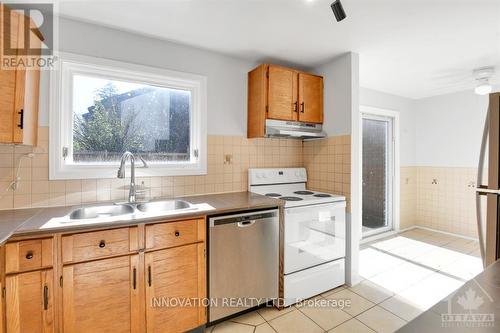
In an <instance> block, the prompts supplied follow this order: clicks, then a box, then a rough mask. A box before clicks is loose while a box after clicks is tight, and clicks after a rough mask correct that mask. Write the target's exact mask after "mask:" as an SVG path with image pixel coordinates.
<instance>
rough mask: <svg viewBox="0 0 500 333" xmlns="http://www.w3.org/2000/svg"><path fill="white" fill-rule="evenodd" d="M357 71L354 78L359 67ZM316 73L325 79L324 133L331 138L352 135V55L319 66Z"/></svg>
mask: <svg viewBox="0 0 500 333" xmlns="http://www.w3.org/2000/svg"><path fill="white" fill-rule="evenodd" d="M355 71H356V73H354V77H355V76H356V75H358V74H357V73H359V66H358V67H357V68H356V69H355ZM314 72H315V73H317V74H319V75H322V76H323V78H324V84H325V88H324V98H325V99H324V123H323V129H324V131H325V132H326V133H327V134H328V135H329V136H335V135H346V134H351V107H352V92H353V91H352V77H353V66H352V53H347V54H345V55H343V56H341V57H338V58H335V59H333V60H332V61H330V62H328V63H326V64H323V65H321V66H318V67H316V68H315V69H314ZM358 76H359V75H358ZM356 89H357V88H356ZM356 94H357V93H356Z"/></svg>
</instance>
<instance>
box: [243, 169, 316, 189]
mask: <svg viewBox="0 0 500 333" xmlns="http://www.w3.org/2000/svg"><path fill="white" fill-rule="evenodd" d="M304 182H307V172H306V169H305V168H272V169H248V184H249V185H268V184H287V183H304Z"/></svg>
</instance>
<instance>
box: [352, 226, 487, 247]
mask: <svg viewBox="0 0 500 333" xmlns="http://www.w3.org/2000/svg"><path fill="white" fill-rule="evenodd" d="M414 229H423V230H428V231H432V232H437V233H440V234H443V235H448V236H454V237H457V238H462V239H468V240H472V241H477V240H478V239H477V238H475V237H469V236H464V235H460V234H455V233H453V232H447V231H442V230H437V229H432V228H428V227H424V226H420V225H412V226H411V227H407V228H404V229H400V230H399V231H394V230H391V231H387V232H383V233H381V234H377V235H373V236H370V237H367V238H363V239H361V240H360V242H359V243H360V244H364V243H368V242H371V241H374V240H378V239H381V238H385V237H390V236H394V235H396V234H400V233H403V232H406V231H410V230H414Z"/></svg>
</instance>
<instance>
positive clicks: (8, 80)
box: [0, 5, 20, 143]
mask: <svg viewBox="0 0 500 333" xmlns="http://www.w3.org/2000/svg"><path fill="white" fill-rule="evenodd" d="M0 11H1V12H0V24H1V25H2V27H3V26H4V23H5V22H4V21H3V19H4V18H5V16H4V12H5V14H6V13H7V12H10V16H9V17H10V28H11V29H10V35H8V36H5V37H6V38H3V37H4V34H3V33H2V34H1V36H0V38H2V39H4V40H2V41H1V42H2V43H3V45H11V46H16V45H17V43H18V38H17V36H18V30H19V26H20V25H19V17H20V15H19V14H17V13H16V12H14V11H10V10H9V9H8V8H7V7H5V6H3V5H1V6H0ZM15 97H16V70H15V68H8V67H5V66H3V65H2V66H1V68H0V143H11V142H12V140H13V130H14V126H16V125H17V123H16V122H17V120H18V119H19V117H18V116H17V114H16V112H15V110H14V104H15Z"/></svg>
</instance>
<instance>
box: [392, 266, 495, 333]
mask: <svg viewBox="0 0 500 333" xmlns="http://www.w3.org/2000/svg"><path fill="white" fill-rule="evenodd" d="M459 299H460V300H461V301H459ZM448 300H449V301H448ZM461 304H464V305H465V306H466V307H467V308H471V310H469V309H464V307H463V306H462V305H461ZM450 314H451V315H450ZM460 315H473V316H467V317H465V316H464V317H462V316H460ZM442 317H443V318H442ZM443 319H444V320H443ZM453 319H455V320H453ZM463 319H465V320H463ZM466 325H469V327H467V326H466ZM397 332H398V333H421V332H426V333H433V332H439V333H442V332H450V333H451V332H453V333H462V332H468V333H470V332H474V333H483V332H484V333H489V332H500V260H498V261H497V262H495V263H493V264H491V265H490V266H488V267H487V268H486V269H485V270H484V272H482V273H480V274H479V275H477V276H476V277H475V278H473V279H472V280H470V281H468V282H467V283H465V284H464V285H463V286H462V287H461V288H460V289H458V290H457V291H456V292H454V293H452V294H451V295H450V296H448V297H447V298H446V299H444V300H442V301H441V302H439V303H438V304H436V305H434V306H433V307H432V308H430V309H429V310H427V311H425V312H424V313H422V314H421V315H420V316H418V317H417V318H415V319H414V320H412V321H411V322H409V323H408V324H407V325H405V326H403V327H402V328H401V329H400V330H398V331H397Z"/></svg>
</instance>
